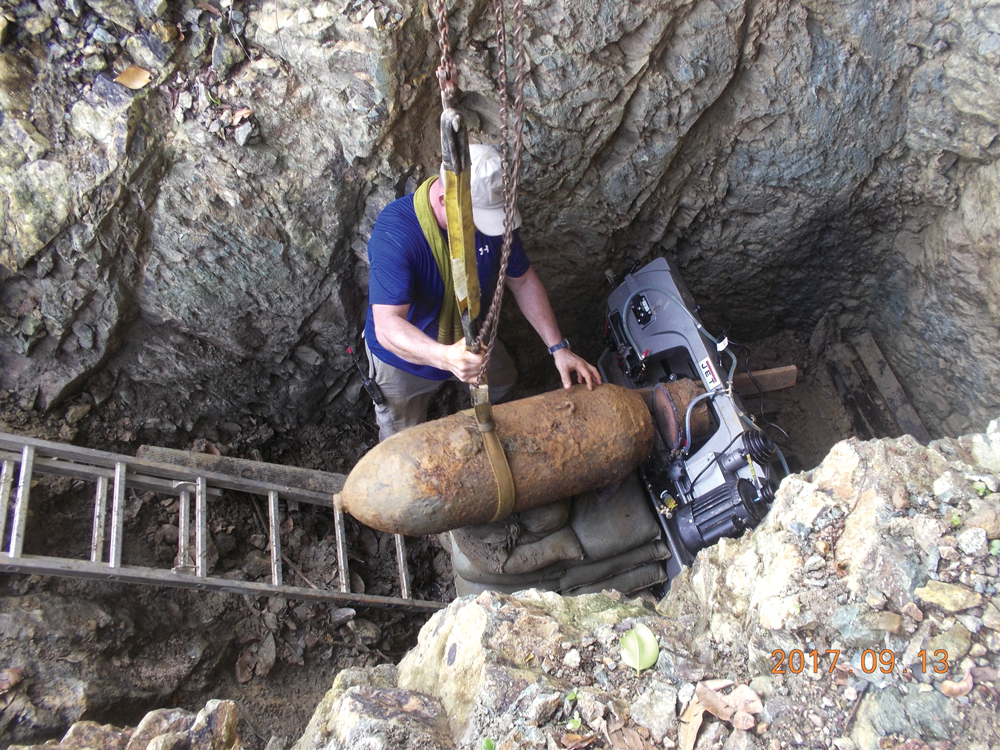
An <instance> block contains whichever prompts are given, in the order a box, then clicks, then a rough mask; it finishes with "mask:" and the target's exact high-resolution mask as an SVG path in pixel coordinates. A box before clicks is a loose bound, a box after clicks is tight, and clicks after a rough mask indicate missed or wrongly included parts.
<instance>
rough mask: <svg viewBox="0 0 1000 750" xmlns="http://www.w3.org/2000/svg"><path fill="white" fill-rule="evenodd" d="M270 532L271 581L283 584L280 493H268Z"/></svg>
mask: <svg viewBox="0 0 1000 750" xmlns="http://www.w3.org/2000/svg"><path fill="white" fill-rule="evenodd" d="M267 520H268V533H269V535H270V537H271V583H272V584H273V585H275V586H280V585H281V533H280V531H281V530H280V529H279V528H278V493H277V492H275V491H274V490H271V491H270V492H268V493H267Z"/></svg>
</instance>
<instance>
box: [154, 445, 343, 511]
mask: <svg viewBox="0 0 1000 750" xmlns="http://www.w3.org/2000/svg"><path fill="white" fill-rule="evenodd" d="M136 458H140V459H144V460H147V461H155V462H158V463H167V464H174V465H177V466H184V467H187V468H189V469H196V470H199V471H207V472H212V473H215V474H228V475H229V476H234V477H240V478H241V479H250V480H254V481H257V482H263V483H266V484H269V485H284V486H286V487H290V488H295V489H300V490H307V491H308V492H312V493H322V494H324V495H327V496H329V497H331V498H332V496H333V495H335V494H336V493H338V492H340V491H341V490H343V489H344V482H345V481H346V479H347V477H345V476H344V475H343V474H335V473H333V472H327V471H317V470H315V469H300V468H299V467H297V466H282V465H280V464H269V463H265V462H263V461H249V460H247V459H244V458H229V457H227V456H214V455H212V454H211V453H192V452H191V451H179V450H174V449H173V448H160V447H159V446H155V445H143V446H140V447H139V450H138V451H136ZM277 489H278V490H279V492H280V493H281V495H282V496H283V497H288V494H287V493H284V492H281V488H280V487H278V488H277Z"/></svg>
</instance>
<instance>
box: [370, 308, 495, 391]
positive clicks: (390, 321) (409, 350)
mask: <svg viewBox="0 0 1000 750" xmlns="http://www.w3.org/2000/svg"><path fill="white" fill-rule="evenodd" d="M409 310H410V306H409V305H372V317H373V318H374V321H375V335H376V336H378V340H379V343H381V344H382V346H384V347H385V348H386V349H388V350H389V351H390V352H392V353H393V354H395V355H396V356H397V357H400V358H401V359H405V360H406V361H407V362H410V363H412V364H415V365H430V366H431V367H436V368H438V369H439V370H447V371H448V372H450V373H451V374H452V375H454V376H455V377H457V378H458V379H459V380H461V381H462V382H463V383H474V382H475V381H476V378H477V377H478V376H479V368H480V367H482V365H483V355H482V354H473V353H472V352H469V351H466V349H465V341H464V340H461V341H457V342H455V343H454V344H451V345H450V346H446V345H444V344H440V343H438V342H437V341H435V340H434V339H432V338H431V337H430V336H428V335H427V334H425V333H424V332H423V331H421V330H420V329H419V328H417V327H416V326H415V325H413V324H412V323H410V322H409V321H408V320H407V319H406V314H407V313H408V312H409Z"/></svg>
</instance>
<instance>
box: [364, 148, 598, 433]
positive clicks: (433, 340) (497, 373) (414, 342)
mask: <svg viewBox="0 0 1000 750" xmlns="http://www.w3.org/2000/svg"><path fill="white" fill-rule="evenodd" d="M469 150H470V154H471V157H472V159H471V165H470V168H471V173H470V175H471V188H472V215H473V221H474V223H475V225H476V261H477V267H478V270H479V283H480V289H481V292H482V307H483V314H485V312H486V310H487V309H488V308H489V304H490V300H491V299H492V298H493V290H494V289H495V287H496V282H497V277H498V274H499V269H500V254H501V249H502V245H503V237H502V235H503V220H504V210H503V173H502V166H501V159H500V154H499V153H498V152H497V151H496V149H494V148H491V147H489V146H482V145H478V144H476V145H471V146H470V147H469ZM520 224H521V216H520V214H519V213H517V212H515V221H514V226H515V228H516V227H518V226H520ZM447 227H448V220H447V215H446V213H445V207H444V191H443V186H442V184H441V181H440V180H438V179H437V178H436V177H432V178H431V179H429V180H427V181H426V182H424V183H423V185H421V186H420V188H418V189H417V192H416V193H414V194H413V195H407V196H405V197H403V198H400V199H399V200H397V201H394V202H392V203H390V204H389V205H388V206H386V208H385V209H383V211H382V212H381V213H380V214H379V216H378V219H377V220H376V221H375V227H374V229H373V230H372V235H371V238H370V239H369V240H368V260H369V262H370V264H371V274H370V277H369V284H368V301H369V306H368V320H367V323H366V325H365V342H366V345H367V346H368V355H369V361H370V362H371V366H372V368H373V370H374V377H375V381H376V382H377V383H378V384H379V386H380V388H381V389H382V393H383V394H384V395H385V404H383V405H381V406H376V408H375V415H376V418H377V419H378V424H379V439H380V440H385V439H386V438H387V437H389V436H390V435H393V434H395V433H396V432H399V431H400V430H402V429H405V428H406V427H410V426H412V425H415V424H419V423H421V422H423V421H424V420H426V419H427V405H428V403H429V402H430V399H431V396H432V395H434V393H435V392H436V391H437V390H438V388H440V387H441V384H442V383H443V382H444V381H445V380H448V379H449V378H455V379H457V380H459V381H461V382H463V383H475V382H476V378H477V377H478V375H479V369H480V367H481V366H482V363H483V354H482V353H480V354H473V353H472V352H469V351H467V350H466V348H465V340H464V339H463V338H462V336H461V331H460V329H456V327H455V325H454V323H453V322H450V319H451V317H452V312H453V311H452V308H453V307H454V305H453V304H449V300H448V299H447V298H446V294H445V283H444V281H443V279H442V273H441V270H439V269H441V268H444V270H445V272H446V273H447V272H448V264H447V262H445V264H444V266H442V265H440V264H439V262H438V260H436V259H435V252H436V253H437V256H438V259H440V256H441V253H444V256H445V257H447V236H446V234H445V231H444V230H447ZM442 243H443V245H442ZM435 247H436V251H435ZM506 284H507V288H508V289H510V290H511V292H512V293H513V295H514V299H515V300H516V301H517V304H518V307H520V308H521V312H523V313H524V316H525V317H526V318H527V319H528V322H529V323H531V325H532V327H533V328H534V329H535V331H536V332H537V333H538V335H539V336H540V337H541V339H542V341H543V342H544V343H545V345H546V346H547V347H548V348H549V351H550V352H551V353H552V356H553V357H554V360H555V365H556V368H557V369H558V370H559V375H560V377H561V378H562V383H563V387H565V388H569V387H570V385H571V384H572V373H574V372H575V373H576V375H577V378H578V379H579V381H580V382H582V383H586V384H587V387H588V388H593V386H594V384H598V385H600V383H601V376H600V374H598V372H597V369H596V368H594V367H593V366H592V365H590V364H589V363H588V362H586V361H585V360H584V359H583V358H581V357H579V356H578V355H576V354H575V353H573V352H572V351H571V350H570V348H569V344H568V343H567V341H566V340H565V339H564V338H563V336H562V333H560V331H559V324H558V323H557V322H556V318H555V314H554V313H553V312H552V306H551V304H550V303H549V298H548V295H547V294H546V292H545V288H544V287H543V286H542V282H541V281H540V280H539V278H538V276H537V275H536V274H535V272H534V270H533V269H532V268H531V266H530V264H529V262H528V258H527V256H526V255H525V254H524V248H523V247H522V245H521V239H520V236H519V235H518V233H517V232H516V231H515V232H514V238H513V242H512V246H511V254H510V262H509V264H508V267H507V282H506ZM449 294H451V295H452V296H453V292H449ZM486 375H487V379H488V381H489V385H490V398H491V400H492V401H493V402H494V403H499V402H502V401H503V400H504V399H506V398H508V397H509V396H510V395H511V392H512V391H513V389H514V384H515V381H516V380H517V371H516V370H515V368H514V363H513V360H512V359H511V357H510V354H509V353H508V352H507V350H506V349H505V348H504V346H503V344H502V343H501V342H500V340H499V339H497V342H496V344H495V345H494V348H493V353H492V354H491V356H490V362H489V367H488V369H487V373H486Z"/></svg>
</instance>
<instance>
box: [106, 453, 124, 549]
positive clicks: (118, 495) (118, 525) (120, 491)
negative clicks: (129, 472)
mask: <svg viewBox="0 0 1000 750" xmlns="http://www.w3.org/2000/svg"><path fill="white" fill-rule="evenodd" d="M125 470H126V467H125V463H124V462H123V461H119V462H118V463H117V464H115V485H114V491H113V495H112V498H113V499H112V501H111V549H110V550H109V551H108V565H110V566H111V567H112V568H120V567H121V564H122V541H123V538H122V537H123V536H124V534H125Z"/></svg>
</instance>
